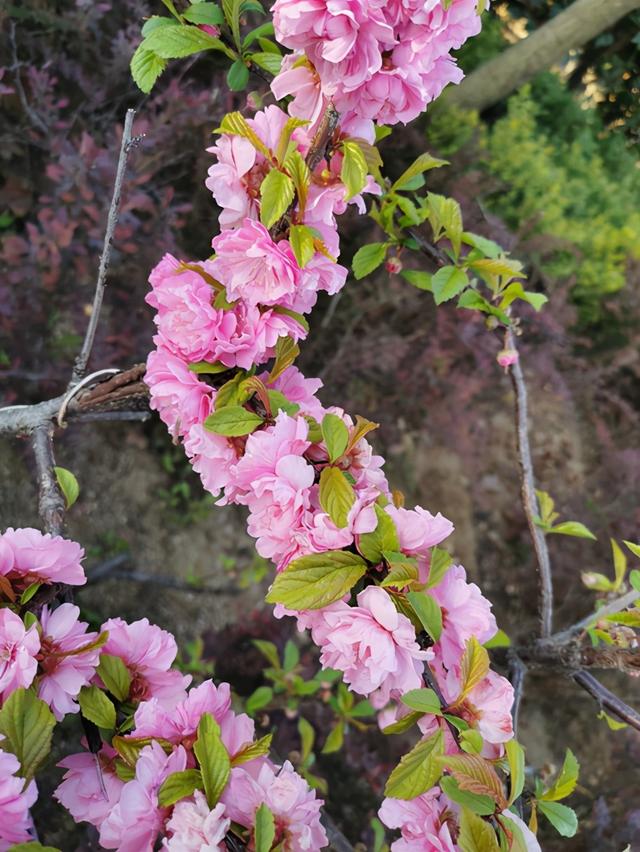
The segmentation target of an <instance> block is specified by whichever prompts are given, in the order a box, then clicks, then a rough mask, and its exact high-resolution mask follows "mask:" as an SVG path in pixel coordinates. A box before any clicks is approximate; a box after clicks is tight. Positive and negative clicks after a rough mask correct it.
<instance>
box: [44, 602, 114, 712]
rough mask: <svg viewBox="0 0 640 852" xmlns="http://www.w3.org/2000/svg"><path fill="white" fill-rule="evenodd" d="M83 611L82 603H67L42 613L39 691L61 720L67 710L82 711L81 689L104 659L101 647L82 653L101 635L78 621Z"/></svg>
mask: <svg viewBox="0 0 640 852" xmlns="http://www.w3.org/2000/svg"><path fill="white" fill-rule="evenodd" d="M79 615H80V609H79V607H77V606H73V604H68V603H65V604H62V605H61V606H59V607H58V608H57V609H56V610H54V611H53V612H50V610H49V608H48V607H46V606H45V607H44V608H43V610H42V614H41V616H40V624H41V625H42V637H41V645H40V655H39V656H40V669H41V671H42V676H41V677H40V679H39V682H38V695H39V696H40V698H41V699H42V700H43V701H46V703H47V704H48V705H49V706H50V707H51V709H52V710H53V714H54V716H55V717H56V719H57V720H58V721H59V722H61V721H62V720H63V718H64V717H65V715H66V714H67V713H77V712H78V709H79V708H78V703H77V701H76V698H77V697H78V693H79V692H80V690H81V688H82V687H83V686H86V685H87V684H88V683H89V682H90V680H91V678H92V677H93V675H94V673H95V670H96V666H97V665H98V662H99V659H100V649H99V648H94V649H93V650H87V651H84V652H81V653H78V651H79V650H80V649H81V648H85V647H87V646H89V645H91V643H93V642H94V641H95V640H96V639H97V638H98V634H97V633H87V626H88V625H87V623H86V622H85V621H78V616H79Z"/></svg>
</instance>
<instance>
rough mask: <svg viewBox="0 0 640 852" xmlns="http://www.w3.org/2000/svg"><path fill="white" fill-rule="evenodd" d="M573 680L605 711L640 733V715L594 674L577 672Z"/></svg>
mask: <svg viewBox="0 0 640 852" xmlns="http://www.w3.org/2000/svg"><path fill="white" fill-rule="evenodd" d="M573 679H574V680H575V682H576V683H577V684H578V685H579V686H581V687H582V688H583V689H585V690H586V691H587V692H588V693H589V695H591V696H592V697H593V698H595V700H596V701H597V702H598V704H599V705H600V707H601V708H602V709H603V710H607V711H608V712H609V713H612V714H613V715H614V716H617V718H618V719H622V721H623V722H626V723H627V725H631V727H632V728H636V730H638V731H640V713H638V711H637V710H634V708H633V707H630V706H629V705H628V704H625V702H624V701H623V700H622V699H621V698H618V696H617V695H614V693H613V692H611V691H610V690H608V689H607V688H606V686H603V685H602V684H601V683H600V681H599V680H597V679H596V678H595V677H594V676H593V675H592V674H589V672H576V673H575V674H574V675H573Z"/></svg>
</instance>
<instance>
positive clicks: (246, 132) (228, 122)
mask: <svg viewBox="0 0 640 852" xmlns="http://www.w3.org/2000/svg"><path fill="white" fill-rule="evenodd" d="M234 59H235V56H234ZM214 132H215V133H227V134H229V135H230V136H242V137H243V138H244V139H248V140H249V142H251V144H252V145H253V147H254V148H255V149H256V151H259V152H260V153H261V154H262V156H263V157H265V158H266V159H267V160H271V156H272V155H271V152H270V151H269V149H268V148H267V146H266V145H265V144H264V142H263V141H262V139H260V137H259V136H258V134H257V133H256V132H255V130H253V128H252V127H250V126H249V124H248V123H247V119H246V118H245V117H244V116H243V115H242V113H240V112H228V113H227V114H226V115H225V116H224V118H223V119H222V121H221V123H220V127H218V128H216V130H215V131H214Z"/></svg>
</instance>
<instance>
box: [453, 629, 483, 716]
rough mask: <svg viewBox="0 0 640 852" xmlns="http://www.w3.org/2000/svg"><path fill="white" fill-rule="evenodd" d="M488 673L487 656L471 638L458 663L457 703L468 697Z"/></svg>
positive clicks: (473, 637)
mask: <svg viewBox="0 0 640 852" xmlns="http://www.w3.org/2000/svg"><path fill="white" fill-rule="evenodd" d="M488 672H489V654H488V653H487V651H486V649H485V648H483V647H482V645H481V644H480V643H479V642H478V640H477V639H476V638H475V636H472V637H471V638H470V639H469V640H468V641H467V644H466V647H465V649H464V654H463V655H462V661H461V663H460V683H461V692H460V696H459V698H458V701H461V700H462V699H463V698H464V697H465V696H466V695H468V694H469V693H470V692H471V691H472V689H473V688H474V687H476V686H477V685H478V684H479V683H481V681H483V680H484V679H485V677H486V676H487V674H488Z"/></svg>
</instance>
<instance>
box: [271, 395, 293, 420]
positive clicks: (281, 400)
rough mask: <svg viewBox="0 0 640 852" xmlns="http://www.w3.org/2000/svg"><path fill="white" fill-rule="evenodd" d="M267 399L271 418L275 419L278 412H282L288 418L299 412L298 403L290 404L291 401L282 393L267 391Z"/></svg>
mask: <svg viewBox="0 0 640 852" xmlns="http://www.w3.org/2000/svg"><path fill="white" fill-rule="evenodd" d="M267 398H268V400H269V406H270V408H271V416H272V417H275V416H276V415H277V414H278V413H279V412H280V411H284V412H285V413H286V414H288V415H289V416H290V417H293V416H294V415H295V414H297V413H298V412H299V411H300V406H299V405H298V403H297V402H291V400H289V399H287V397H286V396H285V395H284V394H283V393H282V391H277V390H268V391H267Z"/></svg>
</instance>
